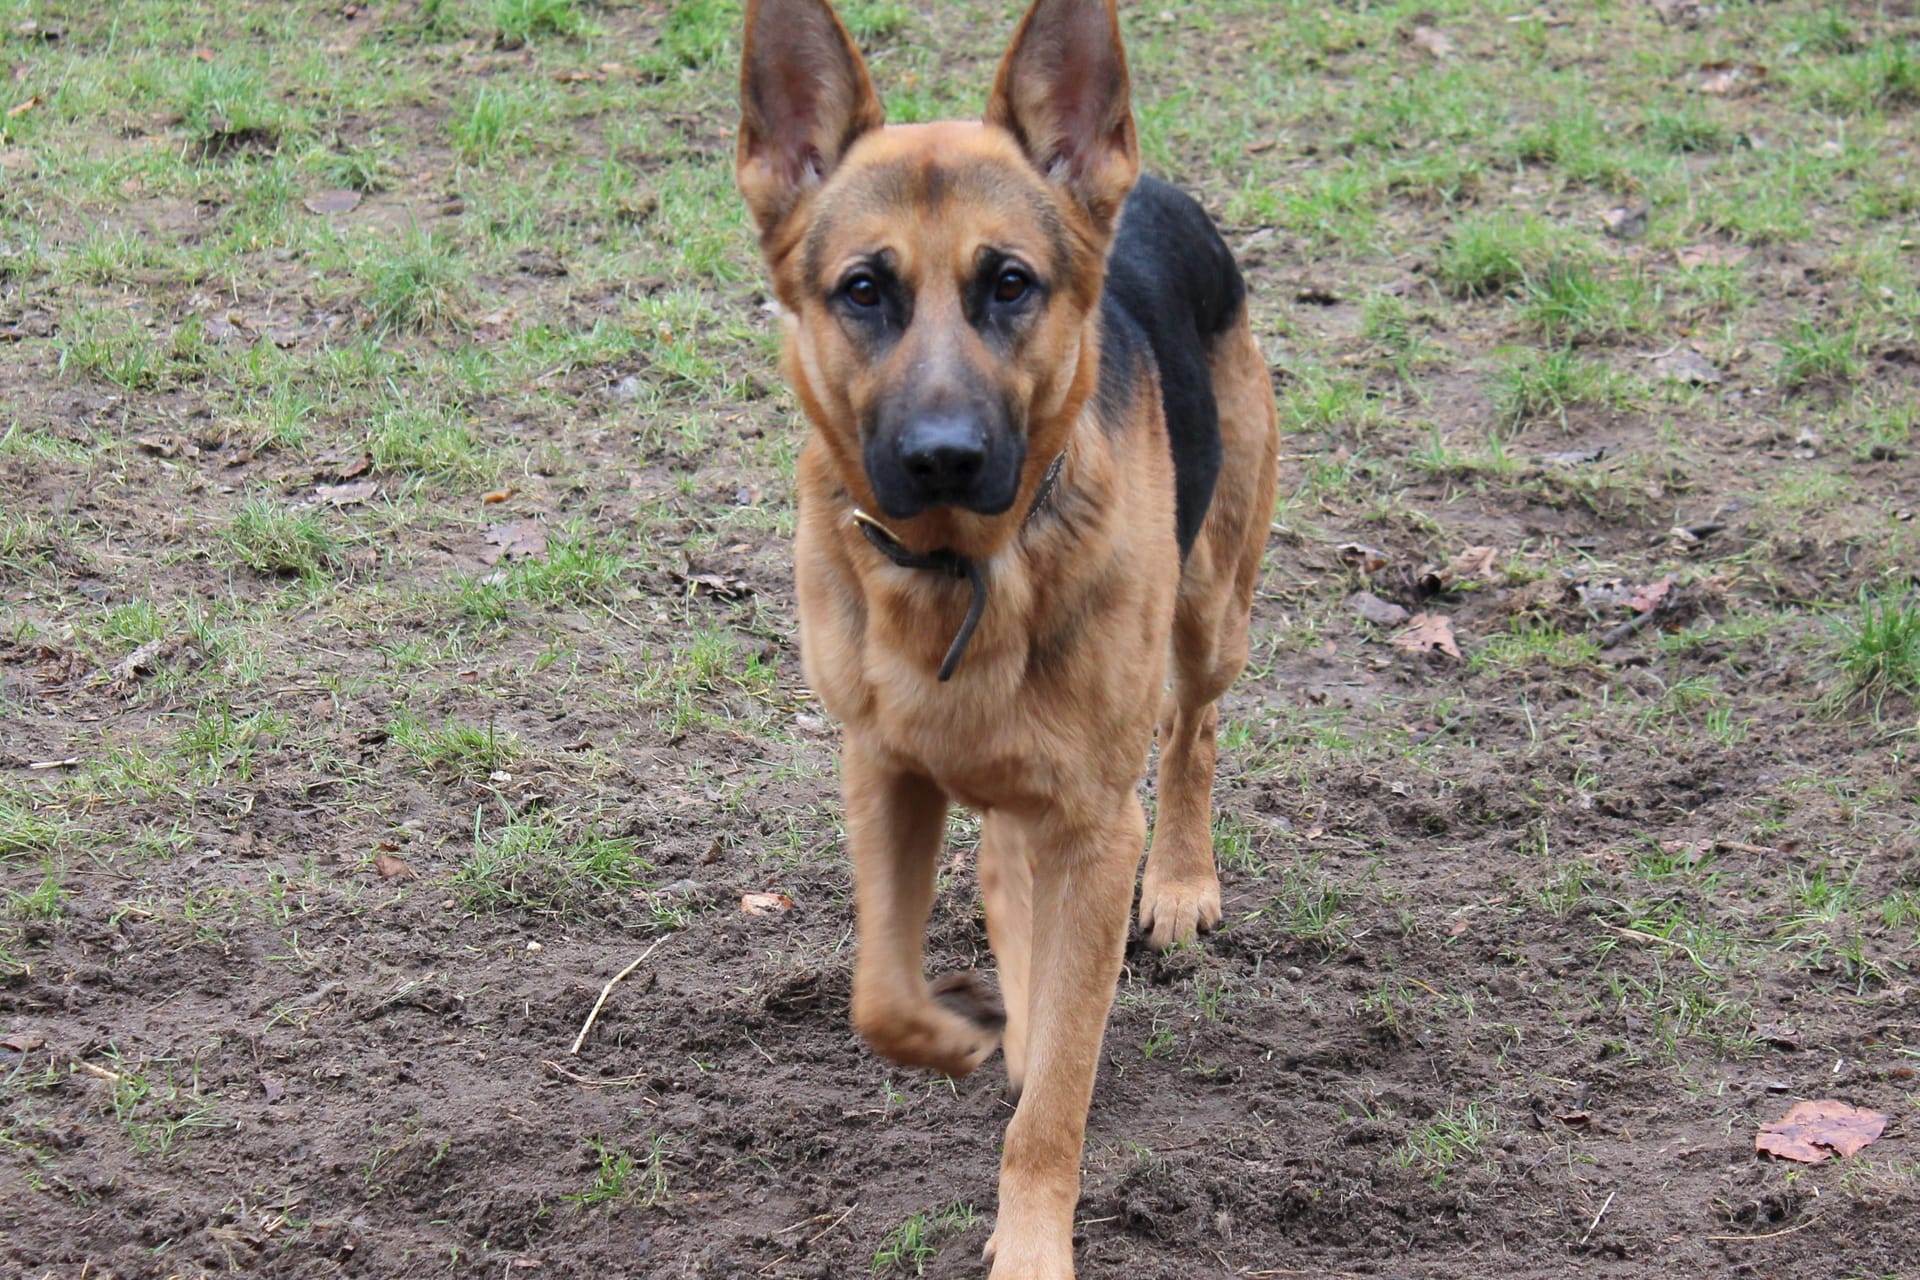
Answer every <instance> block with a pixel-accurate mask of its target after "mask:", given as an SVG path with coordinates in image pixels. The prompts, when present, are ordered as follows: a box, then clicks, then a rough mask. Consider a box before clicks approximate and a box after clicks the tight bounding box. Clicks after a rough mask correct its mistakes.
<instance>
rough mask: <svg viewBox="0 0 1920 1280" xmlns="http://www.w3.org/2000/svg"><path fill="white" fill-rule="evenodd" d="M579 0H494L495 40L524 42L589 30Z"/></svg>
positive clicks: (508, 43) (502, 42)
mask: <svg viewBox="0 0 1920 1280" xmlns="http://www.w3.org/2000/svg"><path fill="white" fill-rule="evenodd" d="M580 8H581V6H580V3H579V0H493V8H492V11H491V13H490V14H489V16H490V18H491V19H492V22H493V34H494V39H495V40H496V41H498V42H499V43H501V44H506V45H516V44H524V43H526V42H527V41H529V40H533V39H536V38H537V37H540V36H562V37H565V36H576V35H579V34H580V33H581V32H582V31H584V30H585V29H586V25H587V20H586V17H585V15H583V14H582V13H581V12H580Z"/></svg>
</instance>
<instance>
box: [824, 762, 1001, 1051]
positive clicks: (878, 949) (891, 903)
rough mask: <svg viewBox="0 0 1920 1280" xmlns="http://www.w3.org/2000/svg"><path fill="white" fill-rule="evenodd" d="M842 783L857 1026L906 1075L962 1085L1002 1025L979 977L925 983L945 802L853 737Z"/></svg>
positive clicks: (921, 781)
mask: <svg viewBox="0 0 1920 1280" xmlns="http://www.w3.org/2000/svg"><path fill="white" fill-rule="evenodd" d="M841 784H842V790H843V791H844V792H845V795H846V802H847V844H848V846H849V849H850V851H851V853H852V855H853V889H854V912H855V915H856V916H857V918H858V924H859V935H858V936H859V952H858V955H857V956H856V957H855V960H854V966H853V1024H854V1026H855V1028H856V1029H858V1030H859V1032H860V1034H861V1036H862V1037H864V1038H865V1040H866V1041H867V1043H868V1044H870V1045H872V1046H873V1048H874V1050H875V1051H876V1052H878V1053H880V1054H883V1055H885V1056H886V1057H888V1058H891V1059H892V1060H893V1061H895V1062H898V1063H900V1064H902V1065H903V1066H914V1067H931V1068H933V1069H934V1070H936V1071H944V1072H946V1073H947V1074H948V1075H953V1076H963V1075H965V1074H967V1073H968V1072H969V1071H972V1070H973V1069H974V1068H975V1067H977V1066H979V1065H980V1064H981V1063H982V1062H983V1061H985V1060H986V1058H987V1056H988V1055H989V1054H991V1053H992V1052H993V1050H994V1046H995V1045H996V1044H998V1043H999V1039H1000V1026H1001V1022H1002V1021H1003V1019H1002V1017H1001V1014H1000V1011H999V1009H998V1008H996V1007H995V1006H994V1005H993V1003H992V1001H990V1000H989V999H988V998H987V997H986V996H985V995H984V994H983V993H982V992H981V991H980V989H979V988H978V986H977V985H976V984H975V983H974V982H973V979H972V975H970V974H960V975H950V976H949V977H947V978H944V979H942V980H940V981H939V982H936V983H933V984H932V985H929V984H928V982H927V980H926V973H925V966H926V933H927V916H928V913H929V912H930V911H931V910H932V907H933V888H934V875H935V872H936V870H937V868H938V866H939V857H940V846H941V844H942V842H943V837H944V835H945V832H946V816H947V798H946V796H945V795H944V794H942V793H941V791H940V788H939V787H937V786H936V785H934V783H933V782H932V780H931V779H928V778H925V777H922V776H920V775H918V774H913V773H906V772H902V771H899V770H897V769H891V768H889V767H887V766H886V765H884V764H882V763H881V762H879V761H878V760H876V759H874V758H873V756H872V755H871V754H869V753H868V752H867V751H865V750H862V748H861V746H860V744H859V742H858V741H857V740H856V739H855V738H854V737H853V736H852V735H849V736H848V739H847V743H846V749H845V751H844V753H843V756H842V760H841Z"/></svg>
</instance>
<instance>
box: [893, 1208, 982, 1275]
mask: <svg viewBox="0 0 1920 1280" xmlns="http://www.w3.org/2000/svg"><path fill="white" fill-rule="evenodd" d="M975 1221H977V1218H976V1215H975V1214H974V1211H973V1206H972V1205H969V1204H962V1203H960V1202H959V1201H954V1202H953V1203H952V1204H948V1205H945V1206H943V1207H941V1208H939V1209H929V1210H926V1211H924V1212H921V1213H916V1214H913V1215H911V1216H909V1217H908V1218H907V1219H906V1221H904V1222H902V1223H901V1224H900V1225H899V1226H897V1227H895V1228H894V1229H893V1230H891V1231H889V1232H887V1236H886V1239H885V1240H883V1241H881V1243H880V1247H879V1248H878V1249H876V1250H874V1254H873V1266H872V1271H873V1274H874V1275H916V1276H921V1275H925V1274H926V1273H927V1265H928V1264H929V1263H931V1262H932V1261H933V1260H934V1259H935V1258H938V1257H939V1256H940V1251H941V1250H942V1249H944V1248H945V1247H946V1246H947V1244H948V1243H949V1242H950V1241H951V1240H952V1239H953V1238H954V1237H955V1236H958V1235H962V1234H964V1233H965V1232H967V1231H970V1230H972V1228H973V1224H974V1222H975Z"/></svg>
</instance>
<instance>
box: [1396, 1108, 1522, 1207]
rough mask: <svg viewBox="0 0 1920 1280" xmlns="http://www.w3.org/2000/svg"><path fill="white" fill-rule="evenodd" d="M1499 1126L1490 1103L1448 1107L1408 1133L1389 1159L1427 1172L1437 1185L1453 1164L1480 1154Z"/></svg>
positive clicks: (1409, 1167) (1445, 1176) (1497, 1116)
mask: <svg viewBox="0 0 1920 1280" xmlns="http://www.w3.org/2000/svg"><path fill="white" fill-rule="evenodd" d="M1499 1129H1500V1116H1499V1112H1498V1111H1496V1110H1495V1109H1494V1107H1493V1106H1491V1105H1482V1104H1480V1103H1477V1102H1469V1103H1467V1104H1466V1105H1465V1106H1464V1107H1462V1106H1454V1107H1449V1108H1448V1109H1447V1110H1445V1111H1443V1112H1441V1113H1440V1114H1439V1115H1436V1116H1434V1117H1433V1118H1432V1119H1430V1120H1428V1121H1427V1122H1426V1123H1425V1124H1423V1125H1421V1126H1420V1127H1419V1128H1417V1129H1415V1130H1414V1131H1413V1132H1412V1133H1410V1134H1408V1135H1407V1138H1406V1140H1405V1141H1404V1142H1402V1143H1401V1144H1400V1145H1399V1146H1398V1147H1395V1148H1394V1151H1393V1154H1392V1156H1390V1157H1389V1159H1390V1160H1391V1161H1392V1162H1393V1163H1394V1164H1396V1165H1399V1166H1400V1167H1401V1168H1403V1169H1415V1170H1418V1171H1420V1172H1422V1173H1425V1174H1427V1175H1428V1177H1429V1178H1430V1179H1431V1180H1432V1182H1433V1185H1434V1186H1436V1187H1437V1186H1439V1185H1441V1184H1442V1183H1444V1182H1445V1181H1446V1180H1447V1175H1448V1174H1450V1173H1452V1172H1453V1170H1454V1168H1455V1167H1456V1166H1458V1165H1459V1164H1461V1163H1462V1162H1463V1161H1467V1160H1472V1159H1475V1158H1477V1157H1478V1156H1480V1155H1481V1153H1482V1152H1483V1151H1485V1150H1486V1148H1487V1146H1488V1145H1489V1144H1490V1143H1491V1142H1492V1141H1493V1138H1494V1136H1495V1135H1496V1134H1497V1133H1498V1132H1499Z"/></svg>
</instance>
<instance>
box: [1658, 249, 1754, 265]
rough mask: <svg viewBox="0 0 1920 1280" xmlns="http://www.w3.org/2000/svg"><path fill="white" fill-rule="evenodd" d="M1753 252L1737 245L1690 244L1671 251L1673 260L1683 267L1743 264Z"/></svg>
mask: <svg viewBox="0 0 1920 1280" xmlns="http://www.w3.org/2000/svg"><path fill="white" fill-rule="evenodd" d="M1752 252H1753V250H1751V249H1749V248H1747V247H1746V246H1745V245H1739V244H1690V245H1687V246H1686V247H1685V248H1681V249H1675V250H1674V251H1673V260H1674V261H1675V262H1677V263H1679V264H1680V265H1681V266H1683V267H1687V268H1689V269H1691V268H1693V267H1730V266H1732V265H1734V264H1735V263H1736V262H1744V261H1746V259H1747V255H1748V254H1750V253H1752Z"/></svg>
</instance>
